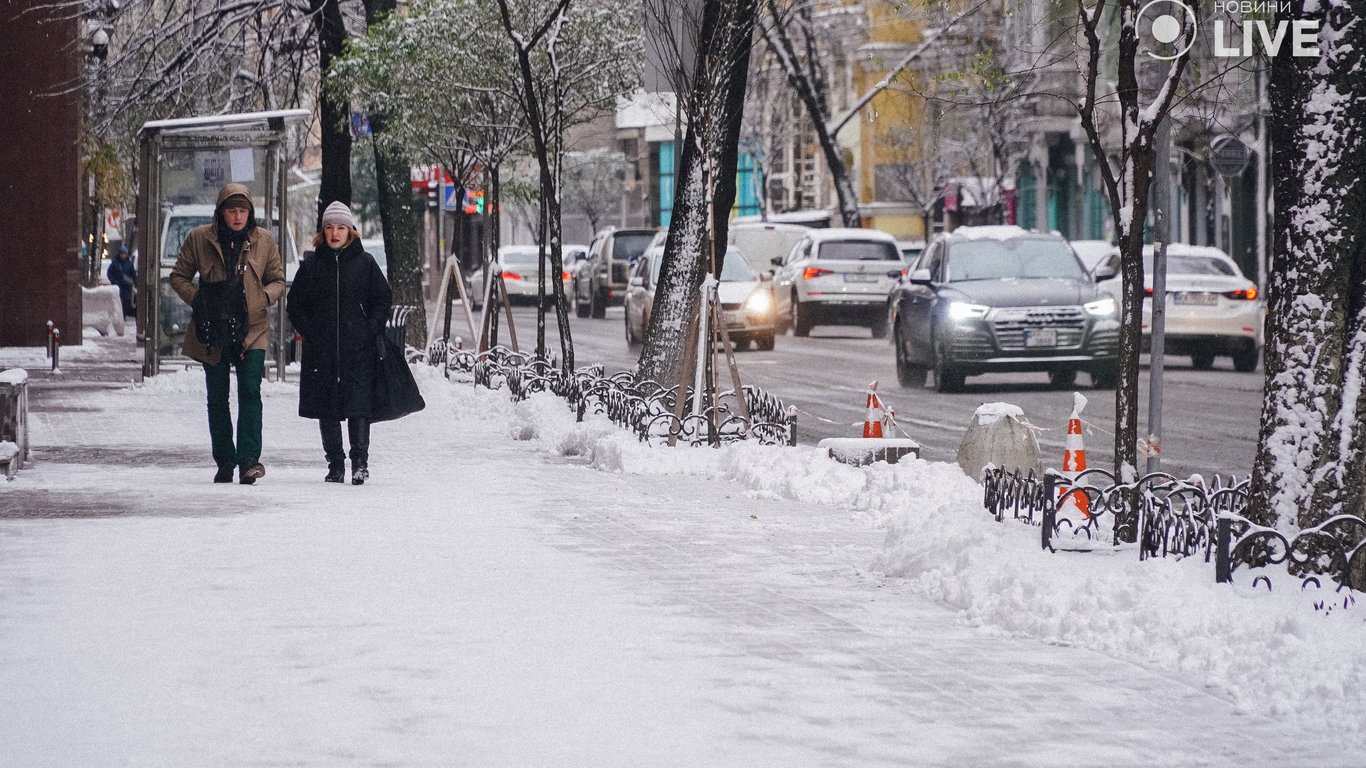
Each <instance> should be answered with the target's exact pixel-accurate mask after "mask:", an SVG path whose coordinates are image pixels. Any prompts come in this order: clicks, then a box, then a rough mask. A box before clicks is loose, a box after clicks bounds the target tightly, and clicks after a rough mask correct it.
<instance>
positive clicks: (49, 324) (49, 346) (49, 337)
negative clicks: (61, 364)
mask: <svg viewBox="0 0 1366 768" xmlns="http://www.w3.org/2000/svg"><path fill="white" fill-rule="evenodd" d="M52 329H53V325H52V321H51V320H49V321H47V347H46V348H45V349H44V350H43V352H44V353H46V355H47V358H48V359H49V360H51V359H52Z"/></svg>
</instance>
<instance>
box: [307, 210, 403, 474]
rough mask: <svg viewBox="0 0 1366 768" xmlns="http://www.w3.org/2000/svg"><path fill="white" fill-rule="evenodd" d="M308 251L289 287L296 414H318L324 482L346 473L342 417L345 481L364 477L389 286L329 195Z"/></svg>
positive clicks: (345, 213)
mask: <svg viewBox="0 0 1366 768" xmlns="http://www.w3.org/2000/svg"><path fill="white" fill-rule="evenodd" d="M322 225H323V229H322V231H321V232H319V233H318V234H317V236H315V237H314V238H313V255H311V256H309V257H308V258H306V259H304V262H303V264H301V265H299V272H298V274H297V275H295V277H294V285H293V286H291V287H290V289H289V302H288V304H287V306H288V307H289V319H290V321H291V322H293V323H294V328H295V330H297V331H298V332H299V333H300V334H301V335H302V336H303V355H302V360H301V362H302V371H301V373H300V375H299V415H300V416H303V417H304V418H307V419H318V427H319V430H320V431H321V432H322V443H323V454H324V455H325V457H326V459H327V475H326V477H324V478H323V480H325V481H326V482H329V483H340V482H343V481H344V480H345V477H346V462H345V459H346V452H345V451H344V449H343V447H342V435H341V422H342V420H345V421H346V432H347V436H348V438H349V439H350V441H351V452H350V458H351V484H352V485H361V484H362V483H364V482H365V481H366V480H367V479H368V478H369V477H370V467H369V462H370V423H371V416H372V413H371V410H372V408H373V407H374V405H375V403H374V396H375V377H376V375H377V373H378V371H377V369H376V363H375V355H376V351H377V350H376V344H377V343H378V340H379V337H380V334H382V333H383V332H384V324H385V322H386V321H387V320H388V319H389V306H390V304H392V303H393V292H392V291H391V290H390V288H389V281H388V280H386V279H385V277H384V272H383V270H381V269H380V268H379V265H378V264H377V263H375V259H374V257H372V256H371V255H370V254H368V253H366V252H365V249H364V248H362V247H361V243H360V232H358V231H357V229H356V219H355V217H354V216H352V214H351V209H350V208H348V207H346V205H344V204H343V203H340V202H334V203H332V204H331V205H329V206H327V209H326V210H324V211H323V218H322Z"/></svg>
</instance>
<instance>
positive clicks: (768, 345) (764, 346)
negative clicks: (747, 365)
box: [754, 331, 774, 352]
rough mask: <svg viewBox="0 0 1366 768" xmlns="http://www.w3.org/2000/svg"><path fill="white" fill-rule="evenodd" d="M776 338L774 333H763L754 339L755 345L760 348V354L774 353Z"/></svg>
mask: <svg viewBox="0 0 1366 768" xmlns="http://www.w3.org/2000/svg"><path fill="white" fill-rule="evenodd" d="M773 342H774V336H773V332H772V331H769V332H768V333H761V334H759V335H758V336H756V337H755V338H754V343H755V344H756V345H757V346H758V347H759V351H760V352H772V351H773Z"/></svg>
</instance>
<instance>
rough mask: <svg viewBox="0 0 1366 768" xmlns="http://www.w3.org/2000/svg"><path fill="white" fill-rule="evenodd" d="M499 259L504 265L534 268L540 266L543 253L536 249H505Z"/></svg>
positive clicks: (527, 268)
mask: <svg viewBox="0 0 1366 768" xmlns="http://www.w3.org/2000/svg"><path fill="white" fill-rule="evenodd" d="M498 261H500V262H502V264H503V266H504V267H510V268H516V269H521V270H524V271H525V270H533V269H539V268H540V265H541V255H540V254H539V253H537V252H535V251H504V252H502V253H500V254H498Z"/></svg>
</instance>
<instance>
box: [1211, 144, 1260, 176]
mask: <svg viewBox="0 0 1366 768" xmlns="http://www.w3.org/2000/svg"><path fill="white" fill-rule="evenodd" d="M1251 156H1252V150H1250V149H1248V147H1247V145H1246V144H1244V143H1243V142H1241V141H1239V140H1238V137H1237V136H1230V135H1229V134H1224V135H1223V136H1219V137H1217V138H1215V140H1214V141H1212V142H1210V158H1209V160H1210V165H1213V166H1214V170H1216V171H1218V172H1219V175H1220V176H1240V175H1242V173H1243V169H1244V168H1246V167H1247V161H1248V160H1249V159H1250V158H1251Z"/></svg>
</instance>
